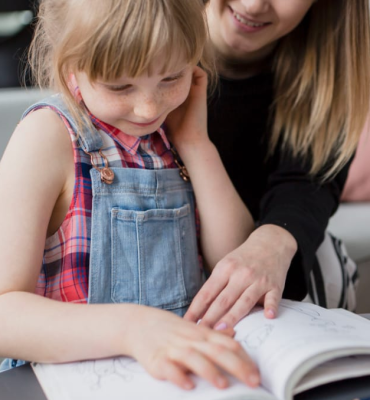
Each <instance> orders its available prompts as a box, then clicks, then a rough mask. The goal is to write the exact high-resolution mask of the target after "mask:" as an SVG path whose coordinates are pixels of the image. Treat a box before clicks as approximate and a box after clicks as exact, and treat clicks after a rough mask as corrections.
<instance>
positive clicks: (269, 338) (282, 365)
mask: <svg viewBox="0 0 370 400" xmlns="http://www.w3.org/2000/svg"><path fill="white" fill-rule="evenodd" d="M236 330H237V334H236V339H237V340H238V341H240V342H241V343H242V345H243V347H244V348H245V349H246V351H247V352H248V353H249V354H250V355H251V356H252V358H253V359H254V360H255V361H256V363H257V364H258V366H259V369H260V371H261V375H262V384H263V386H264V387H266V388H267V389H268V390H269V391H270V392H272V393H274V394H275V395H276V397H278V398H281V399H283V398H289V396H288V394H289V395H290V396H291V393H286V388H285V386H286V383H287V382H288V379H289V378H290V377H292V376H293V378H294V375H295V379H293V380H292V382H293V384H296V383H297V382H298V380H300V377H302V376H303V375H304V374H305V373H306V372H308V371H309V370H310V369H311V368H312V367H313V366H314V365H317V364H320V363H323V362H325V361H327V360H328V359H329V358H330V357H331V356H332V355H330V353H332V352H333V351H336V352H338V354H339V355H340V354H341V351H342V355H343V356H345V355H348V354H350V353H352V352H356V349H357V350H361V351H363V352H364V351H367V352H368V353H370V341H369V338H370V322H369V323H366V321H365V323H363V322H362V321H357V319H355V318H352V317H348V316H345V315H342V314H341V313H333V312H331V311H330V310H326V309H323V308H320V307H317V306H314V305H312V304H308V303H299V302H292V301H289V300H283V301H282V302H281V303H280V307H279V313H278V317H277V318H276V319H273V320H268V319H266V318H264V316H263V310H262V309H260V310H259V311H258V309H256V310H255V311H254V312H253V313H252V314H251V315H249V316H248V317H247V318H245V319H244V320H242V321H241V322H240V323H239V324H238V325H237V327H236ZM336 349H341V350H336ZM315 357H316V358H315ZM302 360H309V362H307V364H306V367H305V368H300V369H298V367H299V366H300V364H301V363H302ZM299 372H301V374H300V376H299ZM297 373H298V375H297ZM292 390H293V388H292V387H291V388H290V392H292Z"/></svg>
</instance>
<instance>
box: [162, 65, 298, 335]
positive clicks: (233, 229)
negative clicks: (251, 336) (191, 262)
mask: <svg viewBox="0 0 370 400" xmlns="http://www.w3.org/2000/svg"><path fill="white" fill-rule="evenodd" d="M205 86H206V75H205V73H204V72H203V71H202V70H200V68H195V71H194V80H193V85H192V90H191V91H190V95H189V98H188V99H187V101H186V102H185V103H184V105H183V106H181V107H180V109H178V110H175V111H174V112H173V113H172V114H171V115H170V116H169V119H168V122H169V128H170V132H171V139H172V140H173V142H174V144H175V146H176V148H177V149H178V151H179V153H180V155H181V158H182V159H183V161H184V163H185V165H186V167H187V169H188V171H189V174H190V178H191V181H192V184H193V187H194V191H195V196H196V201H197V205H198V209H199V213H200V222H201V243H202V250H203V254H204V256H205V258H206V261H207V263H208V264H210V266H211V267H212V268H213V272H212V274H211V276H210V277H209V279H208V280H207V282H206V283H205V284H204V285H203V287H202V288H201V290H200V291H199V292H198V294H197V295H196V296H195V298H194V300H193V302H192V304H191V305H190V307H189V310H188V312H187V314H186V315H185V319H188V320H191V321H198V320H199V319H202V321H201V324H202V325H205V326H211V327H215V328H216V329H224V328H225V327H233V326H234V325H235V324H236V323H237V322H238V321H239V320H240V319H241V318H243V317H244V316H245V315H246V314H248V313H249V311H250V310H251V309H252V308H253V307H254V306H255V305H256V303H257V302H258V303H263V304H264V308H265V315H266V317H268V318H273V317H274V316H276V314H277V308H278V304H279V301H280V299H281V296H282V292H283V289H284V284H285V279H286V275H287V271H288V268H289V265H290V262H291V260H292V258H293V256H294V254H295V252H296V250H297V242H296V241H295V239H294V237H292V235H291V234H290V233H289V232H287V231H286V230H284V229H283V228H280V227H278V226H274V225H264V226H261V227H259V228H258V229H256V230H253V229H254V223H253V219H252V216H251V214H250V213H249V211H248V209H247V207H246V206H245V204H244V203H243V202H242V200H241V198H240V197H239V195H238V193H237V192H236V190H235V188H234V186H233V185H232V183H231V181H230V179H229V177H228V175H227V173H226V171H225V169H224V167H223V165H222V162H221V160H220V157H219V154H218V152H217V150H216V148H215V146H214V145H213V144H212V143H211V142H210V140H209V138H208V134H207V109H206V100H205V92H206V90H205ZM225 135H227V132H225Z"/></svg>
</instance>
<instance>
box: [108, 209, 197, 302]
mask: <svg viewBox="0 0 370 400" xmlns="http://www.w3.org/2000/svg"><path fill="white" fill-rule="evenodd" d="M111 234H112V242H111V243H112V276H111V278H112V279H111V296H112V301H113V302H117V303H122V302H130V303H137V304H145V305H149V306H154V307H159V308H165V309H174V308H178V307H183V306H186V305H188V304H189V303H190V302H191V300H192V298H193V297H194V295H195V294H196V291H197V290H199V288H200V285H201V283H202V282H201V276H202V274H201V271H200V267H199V262H198V252H197V244H196V237H195V226H194V221H193V214H192V213H191V209H190V206H189V205H188V204H187V205H185V206H183V207H180V208H175V209H151V210H147V211H134V210H124V209H120V208H113V209H112V210H111Z"/></svg>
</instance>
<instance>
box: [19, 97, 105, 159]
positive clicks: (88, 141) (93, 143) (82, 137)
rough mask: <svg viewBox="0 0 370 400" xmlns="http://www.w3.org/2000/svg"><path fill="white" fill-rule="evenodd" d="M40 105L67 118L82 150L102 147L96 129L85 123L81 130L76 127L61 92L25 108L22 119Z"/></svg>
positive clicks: (93, 149)
mask: <svg viewBox="0 0 370 400" xmlns="http://www.w3.org/2000/svg"><path fill="white" fill-rule="evenodd" d="M42 107H51V108H53V109H54V110H55V111H56V112H58V113H60V114H61V115H63V117H65V118H66V119H67V121H68V123H69V124H70V126H71V127H72V129H73V131H74V132H75V133H76V137H77V138H78V142H79V145H80V146H81V147H82V149H83V150H85V151H86V152H91V151H97V150H99V149H101V148H102V146H103V141H102V138H101V136H100V134H99V132H98V131H97V129H95V128H94V127H93V128H91V127H90V126H87V125H83V126H82V131H81V129H78V127H77V123H76V121H75V120H74V118H73V117H72V115H71V112H70V111H69V109H68V107H67V105H66V103H65V101H64V99H63V95H62V94H59V93H58V94H54V95H52V96H50V97H47V98H45V99H43V100H41V101H39V102H37V103H35V104H33V105H32V106H30V107H28V108H27V110H26V111H25V112H24V113H23V115H22V119H23V118H24V117H25V116H26V115H28V114H29V113H30V112H31V111H32V110H34V109H36V108H42Z"/></svg>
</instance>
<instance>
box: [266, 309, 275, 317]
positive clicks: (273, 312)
mask: <svg viewBox="0 0 370 400" xmlns="http://www.w3.org/2000/svg"><path fill="white" fill-rule="evenodd" d="M267 315H268V316H269V317H270V318H275V311H274V310H271V309H269V310H267Z"/></svg>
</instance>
